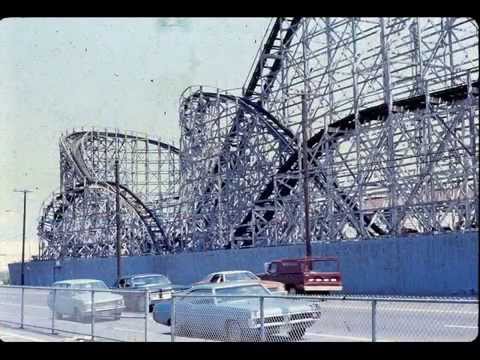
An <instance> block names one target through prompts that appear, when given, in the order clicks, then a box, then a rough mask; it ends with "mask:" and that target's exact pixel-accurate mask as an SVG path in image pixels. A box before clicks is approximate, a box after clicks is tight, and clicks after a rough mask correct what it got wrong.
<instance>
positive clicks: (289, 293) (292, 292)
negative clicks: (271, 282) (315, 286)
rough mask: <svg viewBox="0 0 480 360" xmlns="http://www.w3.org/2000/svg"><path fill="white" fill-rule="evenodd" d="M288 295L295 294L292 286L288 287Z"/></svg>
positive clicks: (295, 291) (295, 290)
mask: <svg viewBox="0 0 480 360" xmlns="http://www.w3.org/2000/svg"><path fill="white" fill-rule="evenodd" d="M288 295H297V289H295V287H294V286H292V287H290V288H288Z"/></svg>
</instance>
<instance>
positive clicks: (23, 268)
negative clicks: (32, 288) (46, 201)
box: [13, 190, 32, 286]
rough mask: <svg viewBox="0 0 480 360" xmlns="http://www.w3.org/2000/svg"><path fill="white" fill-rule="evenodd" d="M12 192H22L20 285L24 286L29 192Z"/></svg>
mask: <svg viewBox="0 0 480 360" xmlns="http://www.w3.org/2000/svg"><path fill="white" fill-rule="evenodd" d="M13 191H14V192H23V235H22V278H21V285H22V286H23V285H25V223H26V219H27V218H26V216H27V193H29V192H32V191H31V190H13Z"/></svg>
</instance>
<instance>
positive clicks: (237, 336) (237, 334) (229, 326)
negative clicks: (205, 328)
mask: <svg viewBox="0 0 480 360" xmlns="http://www.w3.org/2000/svg"><path fill="white" fill-rule="evenodd" d="M225 327H226V329H225V335H226V338H227V341H230V342H235V341H242V329H241V327H240V324H239V323H238V321H235V320H230V321H227V323H226V326H225Z"/></svg>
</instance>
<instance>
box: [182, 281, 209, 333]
mask: <svg viewBox="0 0 480 360" xmlns="http://www.w3.org/2000/svg"><path fill="white" fill-rule="evenodd" d="M188 295H191V296H192V297H184V298H182V300H180V301H178V302H177V303H176V304H175V319H176V320H175V323H176V326H180V327H182V328H183V330H184V331H185V332H186V333H187V335H190V336H191V335H194V334H200V335H202V336H203V335H207V334H209V333H211V332H212V329H213V328H214V327H215V326H214V325H215V324H213V323H212V322H213V321H215V319H214V318H213V317H212V315H213V312H214V311H213V307H214V300H213V298H204V297H193V296H194V295H212V290H211V289H197V290H192V291H190V292H189V293H188Z"/></svg>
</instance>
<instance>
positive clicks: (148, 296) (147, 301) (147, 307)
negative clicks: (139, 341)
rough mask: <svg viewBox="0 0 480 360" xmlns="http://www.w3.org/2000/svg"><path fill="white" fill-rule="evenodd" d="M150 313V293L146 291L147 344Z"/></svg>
mask: <svg viewBox="0 0 480 360" xmlns="http://www.w3.org/2000/svg"><path fill="white" fill-rule="evenodd" d="M149 312H150V292H149V291H148V289H145V342H147V341H148V335H147V334H148V313H149Z"/></svg>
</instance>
